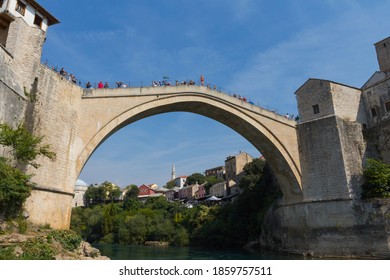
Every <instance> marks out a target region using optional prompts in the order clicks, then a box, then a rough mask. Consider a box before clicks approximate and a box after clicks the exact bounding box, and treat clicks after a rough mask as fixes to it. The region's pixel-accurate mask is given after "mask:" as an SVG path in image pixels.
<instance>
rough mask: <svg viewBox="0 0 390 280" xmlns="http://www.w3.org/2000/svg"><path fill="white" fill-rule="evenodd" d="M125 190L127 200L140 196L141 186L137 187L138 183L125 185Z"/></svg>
mask: <svg viewBox="0 0 390 280" xmlns="http://www.w3.org/2000/svg"><path fill="white" fill-rule="evenodd" d="M125 191H126V194H125V197H124V199H125V200H126V199H129V198H137V197H138V194H139V188H138V187H137V185H134V184H131V185H128V186H127V187H125Z"/></svg>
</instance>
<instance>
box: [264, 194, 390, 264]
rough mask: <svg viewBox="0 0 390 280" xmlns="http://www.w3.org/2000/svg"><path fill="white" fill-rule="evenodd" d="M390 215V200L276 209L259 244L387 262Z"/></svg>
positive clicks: (317, 254)
mask: <svg viewBox="0 0 390 280" xmlns="http://www.w3.org/2000/svg"><path fill="white" fill-rule="evenodd" d="M308 213H310V214H308ZM389 215H390V201H389V199H382V200H371V201H356V200H354V201H353V200H344V201H343V200H338V201H337V200H335V201H319V202H311V203H301V204H293V205H282V206H275V207H274V208H272V209H271V210H269V212H268V213H267V215H266V218H265V220H264V223H263V228H262V234H261V236H260V242H261V244H262V246H264V247H267V248H270V249H276V250H280V251H284V252H288V253H294V254H303V255H307V256H314V257H344V258H345V257H352V258H386V259H388V258H389V257H390V252H389V249H388V248H389V247H390V242H389V240H388V236H389V235H390V220H389V218H388V217H389Z"/></svg>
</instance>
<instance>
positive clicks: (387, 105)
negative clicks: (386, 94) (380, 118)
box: [385, 101, 390, 113]
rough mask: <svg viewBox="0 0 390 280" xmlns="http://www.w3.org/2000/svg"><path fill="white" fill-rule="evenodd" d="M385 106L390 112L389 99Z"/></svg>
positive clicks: (387, 111)
mask: <svg viewBox="0 0 390 280" xmlns="http://www.w3.org/2000/svg"><path fill="white" fill-rule="evenodd" d="M385 107H386V113H389V112H390V101H387V102H386V103H385Z"/></svg>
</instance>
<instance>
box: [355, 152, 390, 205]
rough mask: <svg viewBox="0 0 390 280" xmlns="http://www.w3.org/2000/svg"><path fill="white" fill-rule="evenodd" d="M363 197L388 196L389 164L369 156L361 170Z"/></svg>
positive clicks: (389, 191) (389, 181)
mask: <svg viewBox="0 0 390 280" xmlns="http://www.w3.org/2000/svg"><path fill="white" fill-rule="evenodd" d="M363 177H364V180H365V182H364V184H363V185H362V189H363V193H362V197H363V198H371V197H390V165H389V164H386V163H384V162H382V161H380V160H376V159H372V158H369V159H367V161H366V164H365V168H364V170H363Z"/></svg>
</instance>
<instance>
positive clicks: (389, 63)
mask: <svg viewBox="0 0 390 280" xmlns="http://www.w3.org/2000/svg"><path fill="white" fill-rule="evenodd" d="M374 45H375V49H376V56H377V59H378V63H379V69H380V71H381V72H390V37H387V38H386V39H383V40H382V41H379V42H378V43H376V44H374Z"/></svg>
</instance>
